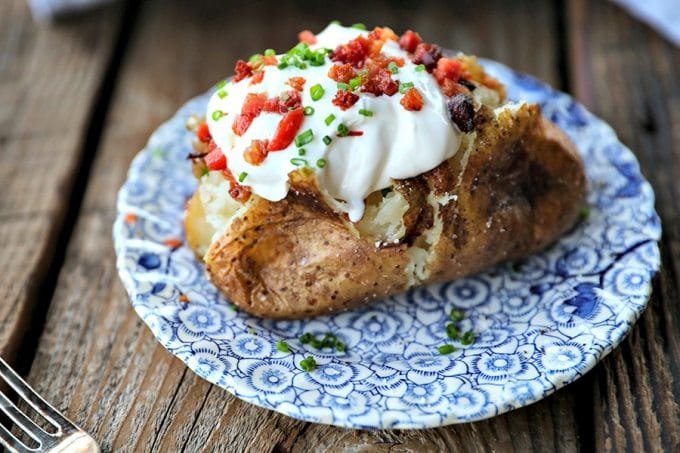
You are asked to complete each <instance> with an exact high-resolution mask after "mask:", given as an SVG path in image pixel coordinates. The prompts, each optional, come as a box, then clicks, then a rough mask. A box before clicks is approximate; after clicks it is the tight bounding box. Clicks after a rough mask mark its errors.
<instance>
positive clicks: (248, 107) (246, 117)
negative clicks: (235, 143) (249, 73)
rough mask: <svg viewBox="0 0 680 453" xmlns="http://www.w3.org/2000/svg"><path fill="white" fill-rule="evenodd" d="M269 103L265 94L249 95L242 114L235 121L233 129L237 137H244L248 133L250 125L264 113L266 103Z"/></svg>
mask: <svg viewBox="0 0 680 453" xmlns="http://www.w3.org/2000/svg"><path fill="white" fill-rule="evenodd" d="M266 102H267V95H265V94H264V93H248V95H247V96H246V99H245V101H244V102H243V107H241V113H240V114H239V115H238V116H237V117H236V118H235V119H234V123H233V124H232V126H231V129H232V130H233V131H234V134H236V135H239V136H240V135H243V134H245V133H246V131H247V130H248V128H249V127H250V124H251V123H252V122H253V120H254V119H255V118H257V116H258V115H259V114H260V112H262V109H263V108H264V105H265V103H266Z"/></svg>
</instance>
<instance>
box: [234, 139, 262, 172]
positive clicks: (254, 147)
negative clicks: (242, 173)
mask: <svg viewBox="0 0 680 453" xmlns="http://www.w3.org/2000/svg"><path fill="white" fill-rule="evenodd" d="M268 147H269V146H268V143H267V140H253V141H252V142H250V146H249V147H248V148H246V150H245V151H244V152H243V159H245V161H246V162H248V163H249V164H251V165H260V164H261V163H262V162H264V160H265V159H266V158H267V154H268ZM232 177H233V176H232ZM234 182H236V181H235V180H234Z"/></svg>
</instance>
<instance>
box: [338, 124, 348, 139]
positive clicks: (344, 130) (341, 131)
mask: <svg viewBox="0 0 680 453" xmlns="http://www.w3.org/2000/svg"><path fill="white" fill-rule="evenodd" d="M338 135H339V136H340V137H347V136H348V135H349V128H348V127H347V126H345V125H344V123H340V124H338Z"/></svg>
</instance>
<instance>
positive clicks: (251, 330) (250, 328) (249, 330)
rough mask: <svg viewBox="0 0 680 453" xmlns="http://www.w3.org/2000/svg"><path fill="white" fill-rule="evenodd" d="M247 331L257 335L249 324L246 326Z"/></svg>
mask: <svg viewBox="0 0 680 453" xmlns="http://www.w3.org/2000/svg"><path fill="white" fill-rule="evenodd" d="M247 330H248V333H249V334H251V335H254V336H257V332H255V329H253V328H252V327H251V326H248V329H247Z"/></svg>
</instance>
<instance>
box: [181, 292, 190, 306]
mask: <svg viewBox="0 0 680 453" xmlns="http://www.w3.org/2000/svg"><path fill="white" fill-rule="evenodd" d="M179 301H180V302H182V303H183V304H186V303H189V296H187V295H186V294H180V296H179Z"/></svg>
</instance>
